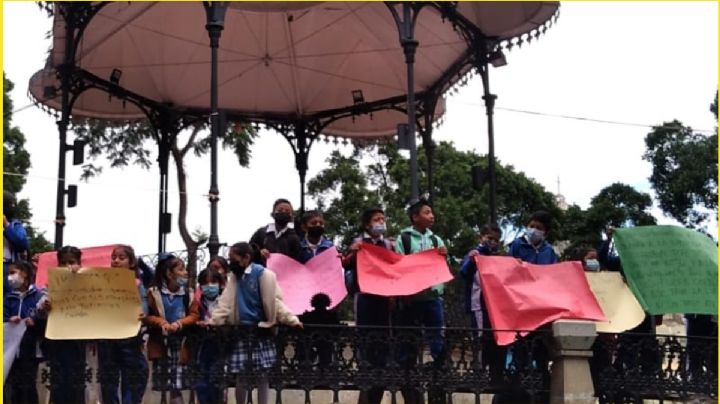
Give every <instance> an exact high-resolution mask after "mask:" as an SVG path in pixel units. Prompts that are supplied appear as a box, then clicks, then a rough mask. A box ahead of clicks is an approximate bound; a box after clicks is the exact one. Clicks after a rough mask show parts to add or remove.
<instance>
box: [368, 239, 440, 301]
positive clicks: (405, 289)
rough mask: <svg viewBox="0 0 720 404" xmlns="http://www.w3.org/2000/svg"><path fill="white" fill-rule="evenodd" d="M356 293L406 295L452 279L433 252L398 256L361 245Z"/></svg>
mask: <svg viewBox="0 0 720 404" xmlns="http://www.w3.org/2000/svg"><path fill="white" fill-rule="evenodd" d="M357 272H358V273H357V274H358V283H359V285H360V290H361V291H362V292H365V293H372V294H374V295H380V296H409V295H414V294H415V293H418V292H420V291H422V290H425V289H427V288H429V287H431V286H435V285H438V284H441V283H444V282H448V281H450V280H452V279H453V276H452V274H450V271H449V270H448V266H447V262H446V261H445V256H443V255H440V254H439V253H438V250H437V249H432V250H426V251H423V252H420V253H416V254H410V255H400V254H398V253H396V252H393V251H390V250H388V249H385V248H381V247H377V246H374V245H370V244H363V245H362V248H361V249H360V251H358V255H357Z"/></svg>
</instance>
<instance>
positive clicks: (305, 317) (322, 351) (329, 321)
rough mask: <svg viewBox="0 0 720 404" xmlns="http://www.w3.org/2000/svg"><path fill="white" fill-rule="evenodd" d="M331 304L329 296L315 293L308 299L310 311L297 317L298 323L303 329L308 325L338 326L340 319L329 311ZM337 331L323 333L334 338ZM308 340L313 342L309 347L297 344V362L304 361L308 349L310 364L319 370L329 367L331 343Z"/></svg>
mask: <svg viewBox="0 0 720 404" xmlns="http://www.w3.org/2000/svg"><path fill="white" fill-rule="evenodd" d="M331 304H332V301H331V300H330V296H328V295H326V294H325V293H317V294H315V295H313V297H312V298H311V299H310V306H312V308H313V309H312V310H311V311H305V312H304V313H303V314H301V315H300V316H299V319H300V321H301V322H302V323H303V324H304V326H305V327H307V326H308V325H309V324H310V325H320V326H323V325H340V319H339V318H338V315H337V312H336V311H335V310H330V305H331ZM336 331H337V330H332V329H327V328H326V329H325V332H327V333H328V335H331V336H336V335H337V332H336ZM306 335H310V334H306ZM309 339H311V340H313V341H312V342H311V344H310V347H309V348H308V347H306V345H305V344H304V343H299V344H298V348H297V351H296V352H298V354H299V355H298V361H299V362H303V361H304V360H305V358H306V357H307V356H306V353H307V351H306V350H307V349H309V350H310V351H309V354H310V355H309V360H310V362H311V363H316V362H315V361H316V360H317V365H318V366H319V367H321V368H323V367H327V366H328V365H330V363H331V362H332V359H333V341H332V340H330V341H328V340H325V339H323V338H321V339H320V340H314V338H312V337H310V338H309Z"/></svg>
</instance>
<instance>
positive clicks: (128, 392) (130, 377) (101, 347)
mask: <svg viewBox="0 0 720 404" xmlns="http://www.w3.org/2000/svg"><path fill="white" fill-rule="evenodd" d="M137 264H138V260H137V258H136V256H135V250H134V249H133V248H132V247H130V246H129V245H119V246H117V247H115V248H114V249H113V251H112V255H111V256H110V266H111V267H112V268H122V269H126V270H129V271H132V272H133V274H134V275H135V284H136V286H137V288H138V295H139V296H140V302H141V312H140V313H138V314H139V316H138V319H139V320H141V321H142V319H143V318H144V317H145V316H146V315H147V312H148V308H147V297H146V292H145V288H144V287H143V284H142V282H141V281H140V279H139V278H138V275H139V272H138V265H137ZM98 365H99V372H98V381H99V382H100V389H101V390H100V391H101V398H102V402H103V404H119V403H123V404H140V403H141V402H142V399H143V395H144V394H145V387H146V386H147V378H148V363H147V359H145V355H144V354H143V340H142V335H141V334H140V333H138V335H136V336H134V337H130V338H125V339H114V340H102V341H99V342H98ZM121 380H122V382H121ZM118 387H119V388H120V393H121V397H120V396H118Z"/></svg>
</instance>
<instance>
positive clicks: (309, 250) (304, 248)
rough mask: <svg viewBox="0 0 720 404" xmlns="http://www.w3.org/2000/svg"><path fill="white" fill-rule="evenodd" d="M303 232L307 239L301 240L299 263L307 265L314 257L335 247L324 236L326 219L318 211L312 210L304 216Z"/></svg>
mask: <svg viewBox="0 0 720 404" xmlns="http://www.w3.org/2000/svg"><path fill="white" fill-rule="evenodd" d="M302 230H303V232H304V233H305V237H303V238H302V240H300V254H299V256H298V261H300V262H301V263H303V264H304V263H306V262H308V261H310V260H311V259H312V258H313V257H315V256H316V255H318V254H320V253H321V252H323V251H325V250H327V249H328V248H330V247H332V246H333V243H332V241H330V240H328V239H326V238H325V236H323V234H324V233H325V219H323V215H322V213H320V211H317V210H310V211H307V212H305V213H304V214H303V216H302Z"/></svg>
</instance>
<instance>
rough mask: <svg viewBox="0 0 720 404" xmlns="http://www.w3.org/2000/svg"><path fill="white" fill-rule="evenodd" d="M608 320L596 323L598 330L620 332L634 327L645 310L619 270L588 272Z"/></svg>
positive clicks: (590, 281)
mask: <svg viewBox="0 0 720 404" xmlns="http://www.w3.org/2000/svg"><path fill="white" fill-rule="evenodd" d="M585 276H586V277H587V280H588V283H589V284H590V289H591V290H592V291H593V293H594V294H595V297H596V298H597V301H598V303H600V307H602V309H603V313H605V317H606V318H607V319H608V321H603V322H598V323H596V326H597V331H598V332H611V333H619V332H623V331H627V330H629V329H631V328H634V327H635V326H637V325H638V324H640V323H641V322H642V321H643V319H644V318H645V312H644V311H643V309H642V307H640V303H639V302H638V301H637V299H636V298H635V295H633V293H632V292H631V291H630V289H629V288H628V287H627V285H626V284H625V282H623V279H622V276H621V275H620V273H619V272H586V273H585Z"/></svg>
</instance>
